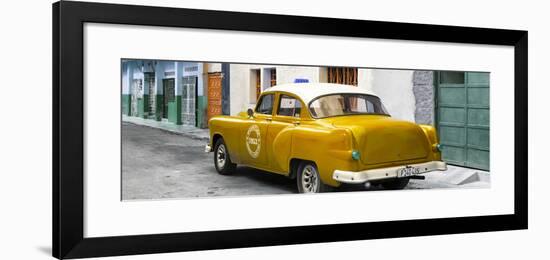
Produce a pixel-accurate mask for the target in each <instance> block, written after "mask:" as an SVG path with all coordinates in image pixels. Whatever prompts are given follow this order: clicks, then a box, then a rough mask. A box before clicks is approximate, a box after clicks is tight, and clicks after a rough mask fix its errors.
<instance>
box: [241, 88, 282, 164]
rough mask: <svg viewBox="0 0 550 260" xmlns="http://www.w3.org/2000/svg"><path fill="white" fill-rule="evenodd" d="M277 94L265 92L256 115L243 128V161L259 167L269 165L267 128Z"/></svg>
mask: <svg viewBox="0 0 550 260" xmlns="http://www.w3.org/2000/svg"><path fill="white" fill-rule="evenodd" d="M274 104H275V94H274V93H269V94H264V95H262V96H261V97H260V99H259V102H258V104H257V105H256V108H255V109H254V116H252V117H249V118H248V119H247V120H246V121H245V122H244V123H243V124H242V128H241V135H240V136H241V138H242V139H241V140H240V141H241V151H240V154H241V156H242V158H243V162H244V163H245V164H247V165H250V166H256V167H259V168H264V169H265V168H266V167H267V154H266V150H267V142H266V136H267V129H268V125H269V124H270V123H271V121H272V119H273V107H274Z"/></svg>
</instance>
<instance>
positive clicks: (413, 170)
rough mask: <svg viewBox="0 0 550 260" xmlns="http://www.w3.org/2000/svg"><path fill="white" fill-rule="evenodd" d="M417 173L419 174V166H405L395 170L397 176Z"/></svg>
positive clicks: (408, 175) (401, 176)
mask: <svg viewBox="0 0 550 260" xmlns="http://www.w3.org/2000/svg"><path fill="white" fill-rule="evenodd" d="M417 174H420V168H416V167H405V168H401V169H399V170H397V177H399V178H405V177H410V176H413V175H417Z"/></svg>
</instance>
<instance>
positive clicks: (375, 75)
mask: <svg viewBox="0 0 550 260" xmlns="http://www.w3.org/2000/svg"><path fill="white" fill-rule="evenodd" d="M413 72H414V71H412V70H382V69H365V70H364V71H363V72H362V73H363V74H364V75H363V76H364V77H366V80H365V82H366V84H365V85H361V86H360V87H366V89H369V90H371V91H373V92H374V93H376V94H377V95H378V96H379V97H380V98H381V99H382V102H383V104H384V106H385V107H386V109H387V110H388V112H389V113H390V114H391V116H392V117H394V118H398V119H402V120H407V121H411V122H414V121H415V117H414V112H415V107H416V105H415V97H414V94H413ZM362 73H361V71H360V73H359V75H358V76H359V77H360V78H361V76H362Z"/></svg>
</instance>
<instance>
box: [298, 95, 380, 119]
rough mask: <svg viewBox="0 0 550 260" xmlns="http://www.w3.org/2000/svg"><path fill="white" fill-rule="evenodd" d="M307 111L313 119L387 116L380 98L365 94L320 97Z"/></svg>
mask: <svg viewBox="0 0 550 260" xmlns="http://www.w3.org/2000/svg"><path fill="white" fill-rule="evenodd" d="M309 111H310V112H311V115H312V116H313V117H315V118H322V117H331V116H343V115H357V114H376V115H389V114H388V112H387V111H386V109H385V108H384V105H382V102H381V101H380V98H378V97H375V96H371V95H366V94H332V95H327V96H321V97H318V98H316V99H314V100H313V101H312V102H310V103H309Z"/></svg>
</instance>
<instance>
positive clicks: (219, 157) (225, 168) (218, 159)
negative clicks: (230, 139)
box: [214, 138, 237, 175]
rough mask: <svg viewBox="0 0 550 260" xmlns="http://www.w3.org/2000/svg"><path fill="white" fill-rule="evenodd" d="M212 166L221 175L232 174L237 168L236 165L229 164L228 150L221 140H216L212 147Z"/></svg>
mask: <svg viewBox="0 0 550 260" xmlns="http://www.w3.org/2000/svg"><path fill="white" fill-rule="evenodd" d="M214 165H215V166H216V171H218V173H219V174H223V175H228V174H231V173H233V172H234V171H235V168H236V167H237V165H236V164H234V163H232V162H231V158H230V157H229V150H227V146H226V145H225V142H224V141H223V138H220V139H218V140H217V141H216V144H215V145H214Z"/></svg>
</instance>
